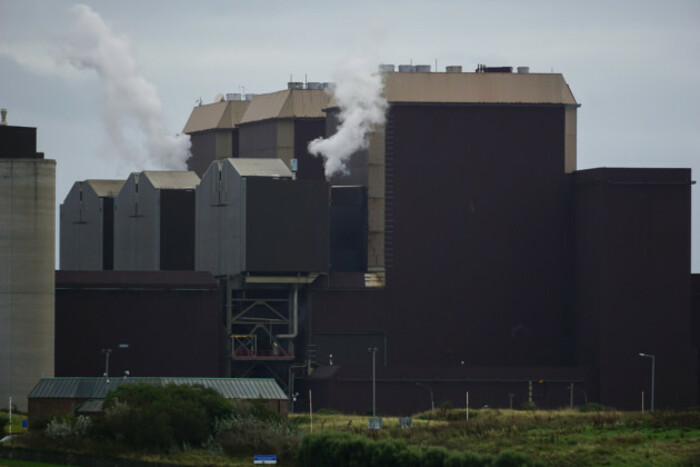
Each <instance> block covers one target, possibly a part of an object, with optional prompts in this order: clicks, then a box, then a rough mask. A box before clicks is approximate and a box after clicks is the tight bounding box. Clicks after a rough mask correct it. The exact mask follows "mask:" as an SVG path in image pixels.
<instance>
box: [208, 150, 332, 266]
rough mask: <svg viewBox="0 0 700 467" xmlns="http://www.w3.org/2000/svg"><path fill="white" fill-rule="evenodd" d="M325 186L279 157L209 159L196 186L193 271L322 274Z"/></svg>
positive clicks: (326, 213) (326, 219)
mask: <svg viewBox="0 0 700 467" xmlns="http://www.w3.org/2000/svg"><path fill="white" fill-rule="evenodd" d="M328 191H329V187H328V184H327V183H326V182H325V181H305V180H292V173H291V171H290V170H289V169H288V168H287V166H286V165H285V164H284V162H282V161H281V160H280V159H225V160H223V161H215V162H214V163H212V165H211V166H210V167H209V170H207V172H206V173H205V175H204V177H203V178H202V183H201V184H200V185H199V186H198V188H197V198H196V200H197V222H196V226H197V231H196V245H197V246H196V258H197V260H196V269H197V270H205V271H210V272H211V273H212V274H214V275H215V276H224V275H235V274H240V273H244V272H245V273H263V274H268V273H297V272H324V271H327V270H328V264H329V228H328V225H329V208H328V196H329V195H328Z"/></svg>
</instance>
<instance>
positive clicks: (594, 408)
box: [579, 402, 610, 412]
mask: <svg viewBox="0 0 700 467" xmlns="http://www.w3.org/2000/svg"><path fill="white" fill-rule="evenodd" d="M609 410H610V409H609V408H607V407H605V406H604V405H603V404H599V403H598V402H588V403H586V404H584V405H582V406H581V407H579V411H581V412H606V411H609Z"/></svg>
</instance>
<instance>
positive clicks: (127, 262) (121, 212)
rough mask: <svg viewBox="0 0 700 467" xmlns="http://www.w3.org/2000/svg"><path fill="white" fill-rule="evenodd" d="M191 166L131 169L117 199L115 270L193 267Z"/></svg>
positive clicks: (195, 178) (193, 179)
mask: <svg viewBox="0 0 700 467" xmlns="http://www.w3.org/2000/svg"><path fill="white" fill-rule="evenodd" d="M197 184H199V177H198V176H197V175H196V174H195V173H194V172H188V171H143V172H141V173H132V174H131V175H130V176H129V178H128V179H127V180H126V183H124V186H123V187H122V189H121V191H120V192H119V195H118V196H117V198H116V199H115V201H114V269H115V270H120V271H159V270H167V271H173V270H184V271H192V270H194V190H195V188H196V187H197Z"/></svg>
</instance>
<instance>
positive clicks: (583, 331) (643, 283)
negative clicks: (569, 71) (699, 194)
mask: <svg viewBox="0 0 700 467" xmlns="http://www.w3.org/2000/svg"><path fill="white" fill-rule="evenodd" d="M690 185H691V180H690V170H688V169H613V168H601V169H591V170H583V171H579V172H577V173H576V206H575V213H576V233H577V236H576V278H577V281H576V306H575V314H576V322H575V323H576V330H577V336H576V351H577V360H578V361H579V363H580V364H585V365H588V366H590V367H591V368H593V369H595V370H597V371H596V373H595V374H594V377H595V381H594V385H593V386H592V387H593V388H594V391H595V390H597V391H599V392H597V393H596V392H594V393H593V394H592V397H594V398H595V399H599V400H601V401H604V403H605V404H608V405H612V406H615V407H619V408H623V409H639V408H640V397H641V391H645V393H646V404H647V407H649V402H650V401H649V397H650V393H651V388H650V386H651V362H650V360H649V359H648V358H642V357H640V356H639V353H640V352H642V353H646V354H651V355H655V356H656V357H657V360H656V389H655V390H656V401H655V402H656V407H657V408H680V407H688V406H690V405H693V404H695V403H696V402H695V401H696V400H697V399H696V397H697V389H696V383H697V381H696V380H694V378H692V377H690V375H692V374H694V373H695V372H696V371H697V370H696V369H697V357H696V353H695V351H694V349H693V348H692V343H691V326H689V324H690V322H691V317H690V313H691V303H690V294H689V291H690V288H691V283H690ZM622 368H624V369H626V371H620V369H622Z"/></svg>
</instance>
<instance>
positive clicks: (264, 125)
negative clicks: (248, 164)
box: [238, 120, 278, 158]
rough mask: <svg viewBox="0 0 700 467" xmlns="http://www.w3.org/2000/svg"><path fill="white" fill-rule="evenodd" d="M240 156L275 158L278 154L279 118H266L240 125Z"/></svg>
mask: <svg viewBox="0 0 700 467" xmlns="http://www.w3.org/2000/svg"><path fill="white" fill-rule="evenodd" d="M238 131H239V133H238V135H239V138H240V139H239V148H240V153H239V157H251V158H275V157H278V154H277V120H265V121H262V122H258V123H249V124H245V125H241V126H240V127H239V130H238Z"/></svg>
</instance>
